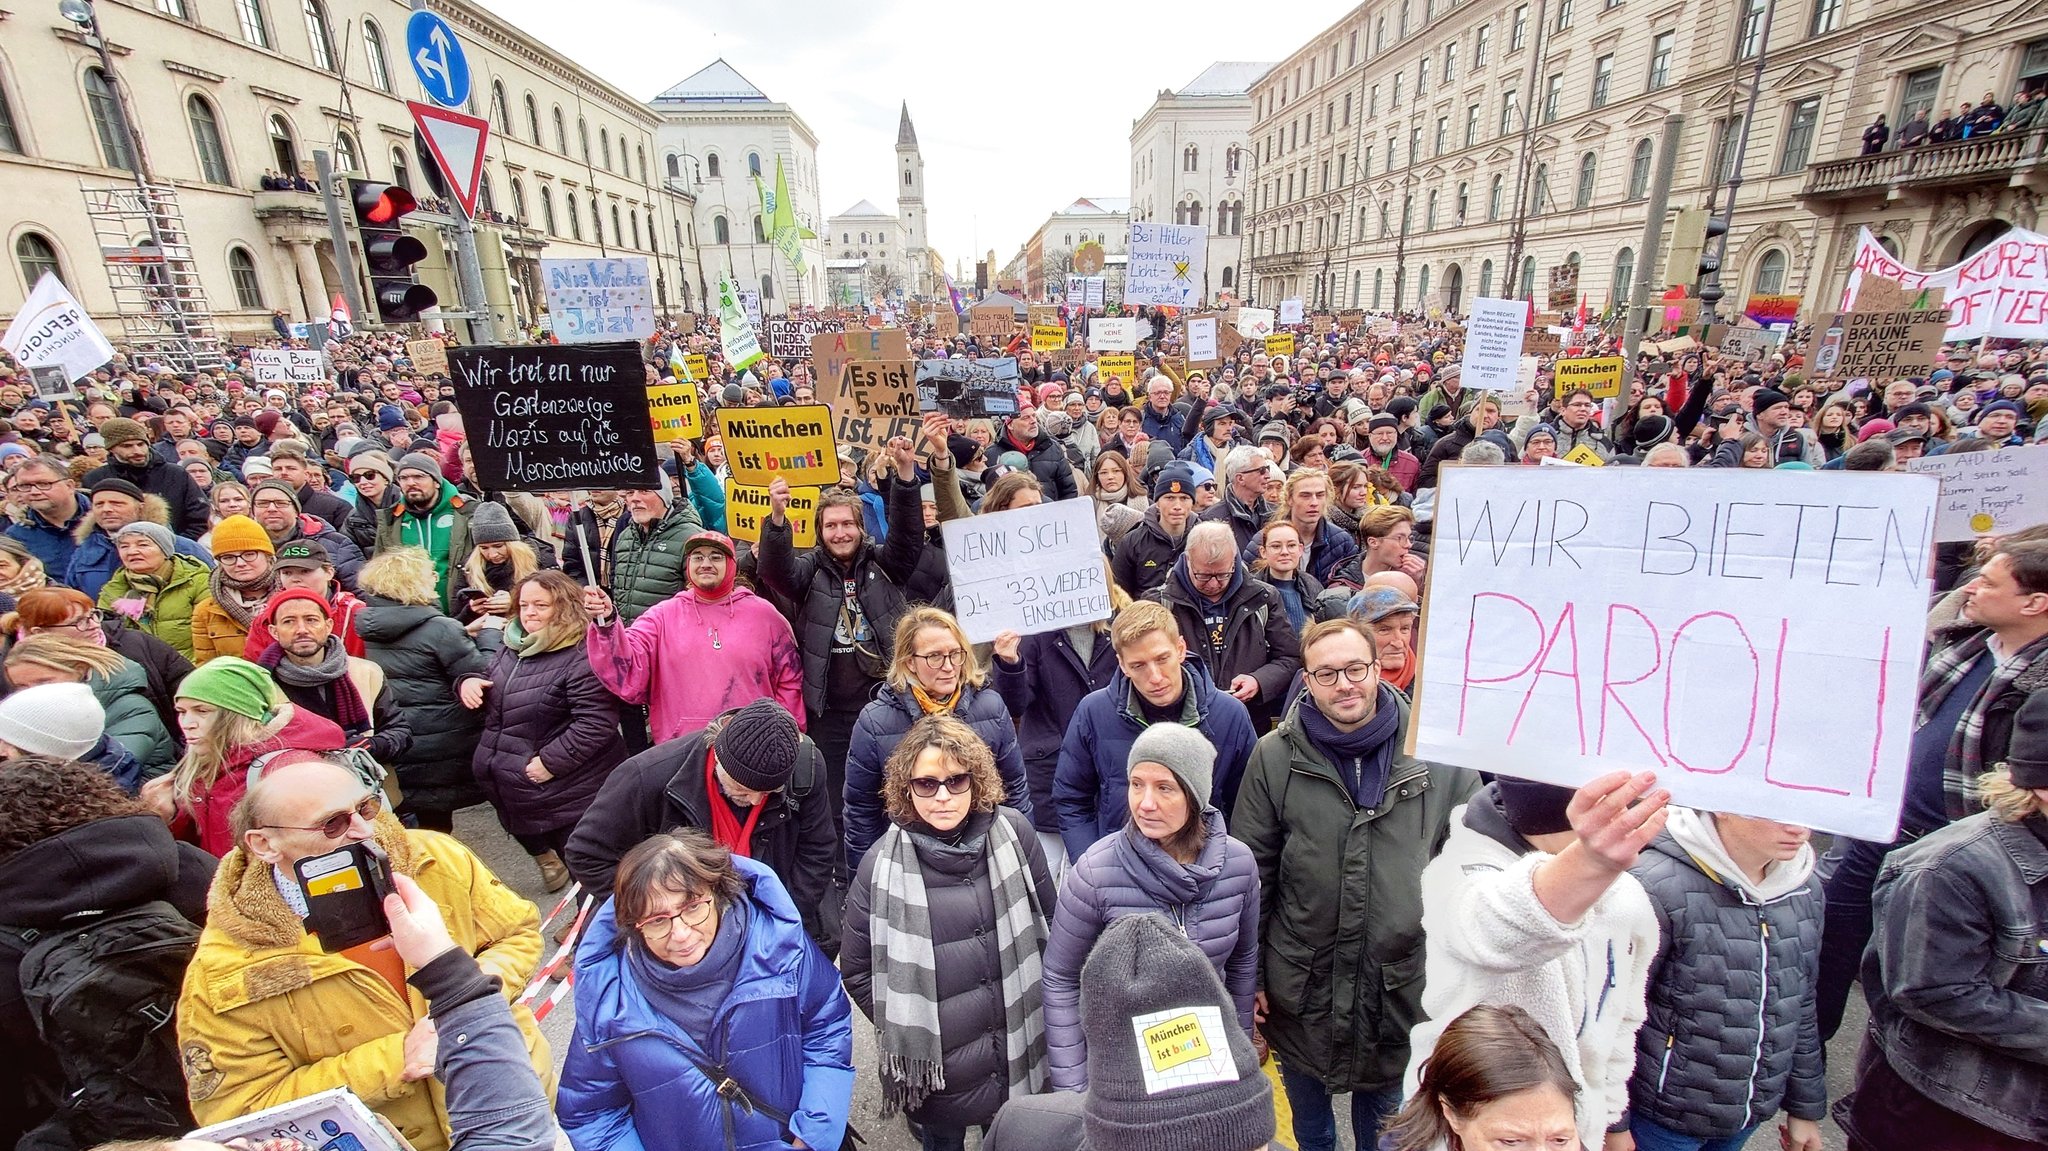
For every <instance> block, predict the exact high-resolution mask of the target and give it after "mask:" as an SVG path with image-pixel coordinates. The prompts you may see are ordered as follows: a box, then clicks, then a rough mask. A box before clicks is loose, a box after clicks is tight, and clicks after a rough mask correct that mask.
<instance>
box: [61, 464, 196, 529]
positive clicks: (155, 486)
mask: <svg viewBox="0 0 2048 1151" xmlns="http://www.w3.org/2000/svg"><path fill="white" fill-rule="evenodd" d="M101 480H127V481H128V482H129V483H131V484H134V485H135V486H136V487H138V488H141V489H142V491H143V494H144V495H151V496H156V497H157V498H159V499H161V500H163V501H164V506H165V507H166V508H168V509H169V510H170V517H171V518H170V524H169V526H170V529H171V534H173V535H179V536H183V537H185V538H186V539H188V540H196V539H198V538H199V537H200V536H201V535H202V534H204V533H205V532H206V530H207V529H208V528H210V527H212V526H213V524H212V514H213V509H212V508H211V507H209V506H208V505H207V502H206V493H205V492H202V491H200V490H199V485H198V484H195V483H193V482H192V477H191V476H188V475H186V474H185V469H184V468H181V467H178V466H177V465H175V464H167V463H165V462H164V461H162V460H160V459H156V458H154V457H151V459H150V461H149V462H148V463H147V464H144V465H143V466H141V467H134V466H132V465H129V464H124V463H121V462H120V461H118V460H109V461H108V462H107V463H106V464H104V465H102V466H100V467H97V468H94V469H93V470H91V471H89V472H87V473H85V477H84V478H83V479H81V480H79V483H78V486H79V487H81V488H84V489H85V490H87V491H91V490H92V486H93V485H94V484H96V483H99V482H100V481H101Z"/></svg>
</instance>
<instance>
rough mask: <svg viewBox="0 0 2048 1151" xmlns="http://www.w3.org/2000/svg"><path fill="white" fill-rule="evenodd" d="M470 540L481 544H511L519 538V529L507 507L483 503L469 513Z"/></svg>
mask: <svg viewBox="0 0 2048 1151" xmlns="http://www.w3.org/2000/svg"><path fill="white" fill-rule="evenodd" d="M469 538H470V540H471V541H473V542H475V543H480V544H509V543H511V542H512V541H514V540H516V539H518V538H519V528H518V527H517V526H516V525H515V524H513V522H512V513H511V512H509V511H506V510H505V505H503V504H492V503H482V504H478V505H476V510H475V511H472V512H470V513H469Z"/></svg>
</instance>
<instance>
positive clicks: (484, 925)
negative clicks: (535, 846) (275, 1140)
mask: <svg viewBox="0 0 2048 1151" xmlns="http://www.w3.org/2000/svg"><path fill="white" fill-rule="evenodd" d="M232 820H233V828H234V831H235V837H236V841H237V846H236V847H235V849H234V850H233V851H230V852H229V853H228V854H227V857H226V858H225V859H223V860H221V864H220V870H219V871H218V872H217V873H216V874H215V875H214V881H213V882H214V888H213V891H212V894H211V897H210V898H209V901H208V902H209V906H210V908H211V909H212V910H211V913H210V914H209V915H208V917H207V923H206V928H205V930H204V931H203V932H202V933H201V934H200V937H199V946H198V948H197V950H196V951H195V952H194V953H193V956H192V962H191V965H190V967H189V968H188V969H187V972H186V976H185V990H184V995H183V996H182V997H181V998H180V1000H179V1004H178V1046H179V1052H180V1056H181V1058H182V1060H183V1063H184V1067H185V1073H186V1086H187V1092H188V1095H189V1098H190V1100H191V1103H192V1111H193V1115H194V1116H195V1117H196V1118H197V1119H198V1120H199V1122H200V1123H203V1124H204V1123H218V1122H222V1121H224V1120H228V1119H233V1118H235V1117H237V1116H241V1115H246V1114H249V1113H250V1112H253V1111H259V1110H262V1109H263V1108H266V1107H272V1106H275V1105H277V1104H279V1103H283V1102H286V1101H288V1100H292V1099H297V1098H301V1097H303V1096H306V1095H311V1094H313V1093H315V1092H318V1091H326V1090H329V1089H331V1088H335V1087H347V1088H349V1089H351V1090H352V1091H354V1092H355V1093H356V1094H357V1095H358V1096H360V1097H361V1098H362V1100H363V1102H364V1103H366V1104H368V1105H369V1106H370V1108H371V1109H372V1110H374V1111H376V1112H377V1113H378V1114H380V1115H382V1116H383V1117H384V1118H385V1119H387V1120H389V1121H390V1122H391V1124H392V1125H393V1126H394V1127H396V1128H397V1129H398V1130H399V1132H401V1133H402V1134H403V1135H404V1136H405V1138H406V1140H407V1141H408V1142H409V1143H411V1144H412V1146H413V1147H414V1148H416V1149H417V1151H446V1148H447V1147H448V1145H449V1134H450V1133H449V1119H448V1112H447V1110H446V1108H445V1105H444V1103H443V1101H442V1097H441V1092H440V1091H438V1090H436V1089H435V1088H434V1086H433V1085H432V1084H430V1083H429V1082H428V1080H429V1079H431V1078H432V1077H433V1075H434V1069H435V1064H436V1058H435V1057H436V1054H437V1052H438V1050H439V1046H440V1037H439V1035H438V1034H437V1032H436V1030H435V1026H434V1023H433V1020H432V1019H431V1018H430V1017H429V1016H428V1014H427V1012H426V1008H425V1004H424V1000H423V999H421V998H420V997H418V996H415V995H413V994H411V993H410V989H409V988H408V982H409V981H411V980H415V979H416V978H417V976H418V973H417V972H415V971H410V970H408V965H407V964H406V963H405V962H404V961H403V960H402V959H400V958H399V953H398V952H397V951H396V950H394V949H392V947H391V945H390V942H389V940H388V939H386V940H378V941H375V942H372V943H367V944H363V945H360V946H358V947H353V948H349V949H348V950H346V951H341V952H336V953H331V954H330V953H328V952H327V951H325V950H323V949H322V948H321V947H320V946H319V945H318V944H316V943H313V942H312V941H310V940H309V939H308V938H307V935H306V931H305V930H304V928H303V927H302V926H301V921H302V920H303V918H304V916H305V914H306V896H305V894H304V892H303V890H302V889H301V887H300V885H299V881H298V879H297V875H296V872H295V870H294V868H295V866H296V865H297V864H298V863H299V862H300V861H301V860H305V859H310V858H313V857H316V856H322V855H326V854H328V853H330V852H333V851H336V850H338V849H340V848H342V847H345V846H346V845H348V844H351V843H364V842H369V841H372V840H374V841H375V843H376V844H377V846H378V847H380V848H382V849H383V851H384V853H385V855H386V856H387V857H388V858H389V860H390V865H391V869H392V871H394V872H396V873H398V874H400V875H405V876H408V877H410V878H411V879H412V880H413V882H415V883H417V884H418V885H419V890H420V891H422V892H424V893H425V894H426V895H427V896H428V897H429V898H431V899H432V900H433V902H434V903H435V904H436V905H438V906H439V907H440V909H441V915H442V918H443V920H444V921H445V923H446V925H447V929H448V933H449V935H450V936H451V937H452V938H453V940H454V941H455V943H456V944H458V945H459V946H460V947H461V948H462V950H463V951H465V952H468V953H469V954H471V955H473V956H475V957H476V961H477V965H478V966H479V967H480V968H482V971H483V973H484V974H485V975H490V976H496V977H497V978H498V980H499V981H500V986H499V988H498V991H499V993H500V994H502V995H504V996H505V998H506V999H507V1000H508V1001H510V1000H514V999H516V998H517V996H518V995H519V993H520V992H521V991H523V990H524V989H525V987H526V982H527V980H528V979H529V978H531V977H532V975H533V973H534V971H535V969H536V968H538V967H539V965H540V956H541V936H540V917H539V913H538V912H537V910H536V909H535V908H534V906H533V904H532V903H529V902H528V901H526V900H525V899H522V898H520V897H519V896H518V895H516V894H514V893H513V891H512V889H511V888H510V887H509V886H507V885H506V884H504V883H503V882H501V881H500V880H499V879H498V878H497V877H496V876H494V875H493V874H491V871H490V869H489V868H488V867H486V866H485V865H484V863H483V861H482V860H480V859H478V858H477V857H476V856H475V855H474V854H472V853H471V852H470V850H469V849H468V848H466V847H464V846H463V845H462V844H460V843H458V842H457V841H456V840H454V839H453V838H450V837H448V836H445V835H440V834H437V833H434V832H427V831H408V830H406V829H405V828H404V827H403V826H401V825H400V824H399V822H398V820H397V819H396V818H394V817H393V816H392V815H391V814H390V813H389V812H387V811H385V810H383V795H382V793H381V792H377V791H374V790H370V789H368V788H366V787H365V785H364V783H363V780H362V779H361V777H359V776H358V775H357V774H356V773H355V772H354V771H352V770H350V769H348V768H346V767H342V766H339V765H337V764H334V763H330V762H328V761H326V760H324V759H321V758H320V757H318V756H316V755H314V754H313V753H311V752H286V753H284V754H282V755H280V756H278V757H276V759H274V760H273V761H272V762H271V763H270V764H268V765H266V768H265V770H264V772H263V774H262V775H261V777H260V778H258V779H257V780H256V782H254V783H252V784H251V785H250V787H249V791H248V794H247V795H245V796H244V797H243V798H242V800H241V802H240V803H238V804H236V805H235V810H234V814H233V816H232ZM512 1013H513V1016H514V1017H515V1019H516V1020H517V1021H518V1023H519V1026H520V1029H521V1031H522V1033H523V1035H524V1038H525V1040H526V1049H527V1053H528V1055H529V1057H530V1059H531V1061H532V1063H533V1068H534V1071H535V1073H536V1074H538V1075H539V1076H540V1079H541V1082H542V1083H543V1084H548V1085H550V1086H551V1085H552V1084H553V1082H554V1063H553V1059H552V1058H551V1056H550V1055H549V1053H548V1046H547V1041H546V1040H544V1039H543V1038H541V1035H540V1030H539V1028H538V1027H536V1026H535V1025H534V1021H533V1016H532V1014H531V1013H530V1012H529V1011H528V1010H527V1009H526V1008H525V1007H523V1006H516V1005H515V1006H514V1007H513V1008H512Z"/></svg>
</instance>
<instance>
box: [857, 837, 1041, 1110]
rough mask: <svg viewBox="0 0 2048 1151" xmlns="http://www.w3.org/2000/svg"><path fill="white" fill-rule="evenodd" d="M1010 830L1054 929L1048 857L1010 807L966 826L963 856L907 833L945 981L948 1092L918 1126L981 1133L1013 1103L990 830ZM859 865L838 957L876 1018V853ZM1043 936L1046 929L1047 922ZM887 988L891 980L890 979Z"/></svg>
mask: <svg viewBox="0 0 2048 1151" xmlns="http://www.w3.org/2000/svg"><path fill="white" fill-rule="evenodd" d="M998 819H1001V820H1004V821H1006V822H1007V823H1008V824H1009V826H1010V830H1011V831H1012V832H1014V833H1016V836H1017V847H1018V849H1019V850H1020V851H1022V852H1023V855H1024V866H1025V867H1026V868H1028V869H1029V870H1030V873H1031V885H1032V887H1033V888H1034V889H1035V890H1036V891H1037V892H1038V906H1039V912H1040V914H1041V915H1043V916H1044V917H1045V919H1046V920H1050V918H1051V916H1052V910H1053V906H1054V898H1055V896H1054V892H1053V886H1052V874H1051V872H1050V871H1048V870H1047V868H1046V866H1045V849H1044V848H1043V847H1041V846H1040V845H1039V842H1038V836H1037V835H1035V834H1033V833H1032V830H1031V821H1030V820H1029V819H1026V818H1025V817H1024V816H1022V815H1020V814H1018V813H1017V812H1016V811H1014V810H1012V809H1010V808H1008V807H998V808H996V809H995V810H994V811H992V812H976V813H974V814H973V815H970V816H968V817H967V822H966V823H965V824H963V825H962V829H961V837H960V840H959V846H952V845H949V844H946V843H944V842H942V841H940V840H938V839H936V838H933V836H932V832H931V829H930V828H929V827H927V826H925V825H924V824H921V823H920V824H917V825H915V826H914V827H912V828H911V829H910V831H911V843H912V844H913V845H914V846H915V848H916V849H917V863H918V868H919V870H921V871H922V872H923V874H924V893H925V899H926V902H927V904H928V906H929V907H930V909H931V921H932V960H933V968H934V970H935V971H936V972H937V973H938V995H939V1000H938V1005H939V1045H940V1046H941V1047H943V1048H944V1049H945V1052H946V1055H945V1064H944V1066H945V1072H946V1087H945V1090H943V1091H936V1092H933V1093H932V1094H931V1095H930V1096H928V1097H926V1099H925V1101H924V1106H922V1107H920V1108H918V1109H917V1110H916V1111H914V1112H912V1115H911V1117H912V1118H914V1119H916V1120H918V1121H919V1122H921V1123H930V1124H936V1125H938V1126H942V1127H965V1126H968V1125H970V1124H972V1125H980V1124H983V1123H987V1122H989V1121H990V1120H991V1119H994V1118H995V1114H996V1109H997V1108H999V1107H1001V1106H1002V1105H1003V1101H1004V1100H1005V1099H1007V1098H1008V1097H1009V1093H1010V1068H1009V1062H1008V1055H1007V1050H1006V1047H1005V1044H1006V1042H1007V1039H1006V1037H1007V1035H1008V1033H1009V1027H1008V1024H1007V1021H1006V1019H1005V1015H1004V1008H1003V967H1002V956H1001V953H1000V952H999V951H998V949H997V947H996V907H995V896H994V894H993V892H992V891H991V890H990V884H989V873H988V838H989V825H990V824H992V823H993V822H995V821H996V820H998ZM878 848H879V844H878V845H877V848H871V849H870V850H869V851H868V853H867V854H866V855H864V856H863V857H862V858H861V861H860V869H859V871H858V872H857V873H856V874H855V875H854V878H853V885H852V886H851V887H849V888H847V891H846V918H845V920H844V921H843V922H844V925H845V932H846V936H845V945H844V946H843V947H842V948H841V949H840V952H839V966H840V971H841V978H842V979H843V980H844V982H845V984H846V994H847V995H848V996H849V997H850V998H852V1000H853V1002H854V1005H855V1006H856V1007H859V1008H860V1009H861V1012H862V1013H863V1014H865V1015H866V1016H868V1018H870V1019H872V1018H874V1014H875V997H874V991H873V986H874V972H873V969H872V967H871V966H870V965H871V963H872V960H873V956H872V955H871V954H870V952H869V945H868V941H869V939H870V938H871V937H872V929H873V919H874V917H873V914H872V910H873V904H874V873H875V851H876V850H877V849H878ZM1040 926H1041V927H1044V926H1046V923H1045V922H1041V924H1040ZM884 978H886V976H884Z"/></svg>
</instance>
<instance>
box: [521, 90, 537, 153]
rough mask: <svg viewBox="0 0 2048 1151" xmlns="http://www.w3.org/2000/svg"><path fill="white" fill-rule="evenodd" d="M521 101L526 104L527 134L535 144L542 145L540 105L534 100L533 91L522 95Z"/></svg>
mask: <svg viewBox="0 0 2048 1151" xmlns="http://www.w3.org/2000/svg"><path fill="white" fill-rule="evenodd" d="M520 101H521V103H524V104H525V105H526V136H527V138H528V139H529V140H532V141H533V146H534V147H536V148H538V147H540V146H541V145H540V105H539V104H538V103H536V102H535V101H534V98H533V93H531V92H528V93H526V95H524V96H522V97H520Z"/></svg>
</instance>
